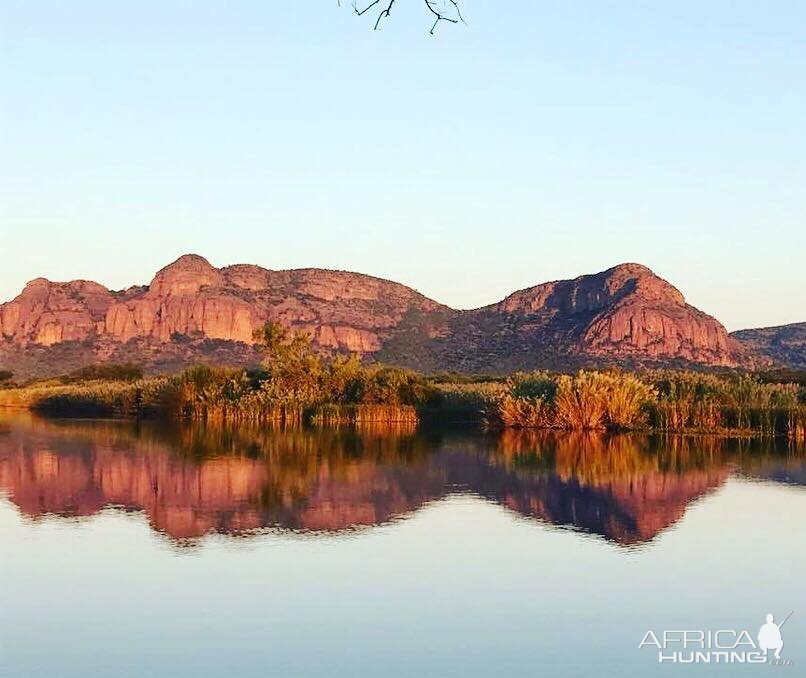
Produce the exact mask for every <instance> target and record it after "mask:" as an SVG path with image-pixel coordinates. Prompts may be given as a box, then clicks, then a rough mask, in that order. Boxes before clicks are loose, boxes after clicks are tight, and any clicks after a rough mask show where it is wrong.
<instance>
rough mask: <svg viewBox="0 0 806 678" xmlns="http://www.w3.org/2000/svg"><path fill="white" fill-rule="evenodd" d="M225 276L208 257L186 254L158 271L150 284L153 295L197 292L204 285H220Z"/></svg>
mask: <svg viewBox="0 0 806 678" xmlns="http://www.w3.org/2000/svg"><path fill="white" fill-rule="evenodd" d="M223 282H224V276H223V275H222V274H221V272H220V271H219V270H218V269H217V268H215V267H214V266H213V265H212V264H211V263H210V262H209V261H207V259H205V258H204V257H201V256H199V255H198V254H185V255H183V256H181V257H179V258H178V259H177V260H176V261H174V262H173V263H172V264H168V265H167V266H166V267H165V268H163V269H161V270H160V271H158V272H157V275H155V276H154V279H153V280H152V281H151V284H150V285H149V288H150V291H151V293H152V294H153V295H159V296H162V295H183V294H195V293H196V292H198V291H199V290H200V289H201V288H202V287H208V286H220V285H222V284H223Z"/></svg>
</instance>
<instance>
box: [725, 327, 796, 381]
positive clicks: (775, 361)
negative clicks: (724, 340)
mask: <svg viewBox="0 0 806 678" xmlns="http://www.w3.org/2000/svg"><path fill="white" fill-rule="evenodd" d="M730 336H731V337H732V338H733V339H734V340H736V341H738V342H739V343H740V344H742V346H743V347H744V348H745V350H746V351H748V352H749V353H753V354H755V355H759V356H762V357H764V358H766V359H767V360H768V361H769V362H770V366H775V367H788V368H790V369H794V370H806V323H793V324H791V325H779V326H778V327H761V328H759V329H753V330H740V331H738V332H732V333H731V335H730Z"/></svg>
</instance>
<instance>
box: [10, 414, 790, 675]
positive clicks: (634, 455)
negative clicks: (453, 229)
mask: <svg viewBox="0 0 806 678" xmlns="http://www.w3.org/2000/svg"><path fill="white" fill-rule="evenodd" d="M805 524H806V452H804V450H803V448H796V447H790V446H788V445H787V444H785V443H779V444H777V445H773V444H771V443H769V442H761V441H728V440H723V439H719V438H711V437H704V438H671V439H665V440H660V439H652V438H649V437H640V436H611V437H602V436H597V435H548V434H534V433H528V432H508V433H505V434H502V435H484V434H481V433H474V432H468V431H426V432H415V431H412V430H406V429H401V430H395V431H389V430H388V429H386V430H382V431H381V430H364V431H354V430H350V429H346V428H345V429H329V430H319V431H316V430H296V431H279V430H278V431H271V430H265V429H264V430H260V429H253V428H226V427H221V426H206V427H205V426H200V425H195V426H194V425H187V426H175V427H164V426H159V425H156V424H139V425H138V424H135V423H132V422H90V421H84V422H80V421H45V420H42V419H38V418H36V417H34V416H31V415H29V414H23V413H17V414H9V413H5V414H3V413H1V412H0V676H14V677H15V678H16V677H17V676H23V677H26V678H27V677H29V676H40V675H41V676H54V677H73V676H81V677H82V678H86V677H87V676H138V677H140V676H172V677H173V676H239V677H251V676H345V677H346V676H351V677H352V676H428V677H430V676H440V677H441V676H448V677H450V676H457V677H458V676H463V677H467V676H652V675H680V676H685V675H698V676H711V675H714V676H720V675H724V676H733V675H762V674H763V673H764V672H767V673H769V672H773V673H774V674H775V675H783V676H795V675H804V674H803V671H804V668H806V580H805V579H804V571H806V539H805V538H806V527H804V525H805ZM789 612H793V615H792V616H791V617H790V618H789V619H788V621H787V622H786V623H785V625H784V626H783V628H782V629H781V633H782V636H783V639H784V641H785V645H784V649H783V651H782V654H781V656H782V659H784V660H787V661H789V662H793V663H792V664H791V665H788V666H769V665H763V664H736V663H731V664H724V663H722V664H719V665H715V664H714V663H710V664H703V663H697V664H680V663H677V664H672V663H669V662H668V661H667V662H664V663H663V664H661V663H659V662H658V649H657V648H656V647H651V646H645V647H643V648H641V649H639V647H638V646H639V644H640V643H641V641H642V639H644V637H645V634H646V632H647V631H648V630H653V631H654V632H655V633H656V634H657V635H658V636H660V635H661V634H662V633H663V631H664V630H681V629H685V630H689V629H691V630H704V631H707V630H719V629H723V630H725V629H727V630H735V631H736V633H737V634H738V632H740V631H741V630H744V629H746V630H748V632H749V634H750V635H751V636H752V638H753V640H755V638H756V634H757V632H758V629H759V627H760V626H761V625H762V624H763V623H764V621H765V619H764V617H765V615H766V614H767V613H773V614H774V615H775V618H776V621H779V622H780V621H782V620H783V619H784V617H786V615H787V614H789ZM723 637H724V636H723ZM675 649H679V644H678V647H676V648H673V649H669V650H668V652H673V650H675ZM739 649H742V648H739ZM744 649H747V648H744ZM686 654H687V653H686Z"/></svg>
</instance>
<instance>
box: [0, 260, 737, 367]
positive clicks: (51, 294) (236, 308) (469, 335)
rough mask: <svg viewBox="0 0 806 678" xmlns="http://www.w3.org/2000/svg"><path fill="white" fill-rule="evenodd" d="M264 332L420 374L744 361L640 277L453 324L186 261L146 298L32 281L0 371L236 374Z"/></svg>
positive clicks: (294, 282) (380, 295)
mask: <svg viewBox="0 0 806 678" xmlns="http://www.w3.org/2000/svg"><path fill="white" fill-rule="evenodd" d="M269 320H272V321H276V322H280V323H282V324H284V325H286V326H288V327H290V328H293V329H296V330H302V331H305V332H307V333H308V334H309V335H310V336H311V338H312V340H313V343H314V345H315V346H316V347H318V348H320V349H321V350H322V351H325V352H338V351H340V352H351V353H357V354H359V355H362V356H371V357H377V358H378V359H380V360H383V361H385V362H391V363H396V364H401V365H404V366H408V367H414V368H419V369H426V370H440V369H459V370H461V369H467V370H473V371H504V370H509V369H530V368H535V367H567V366H574V365H575V364H583V363H585V361H588V362H590V361H595V360H596V359H597V358H606V359H608V360H612V361H615V362H620V361H621V362H625V361H630V362H636V363H645V362H652V363H656V364H658V363H659V364H663V363H664V362H666V363H668V362H671V361H678V362H680V361H684V362H689V363H697V364H704V365H719V366H735V365H739V364H746V363H748V362H749V355H748V352H747V351H746V350H745V349H743V348H742V346H741V345H740V344H739V343H738V342H736V341H734V340H733V339H731V338H730V337H729V336H728V334H727V332H726V331H725V329H724V327H722V325H720V324H719V322H717V321H716V320H715V319H714V318H712V317H710V316H708V315H706V314H705V313H702V312H701V311H698V310H697V309H695V308H693V307H691V306H689V305H687V304H686V303H685V300H684V298H683V295H682V294H681V293H680V292H679V291H678V290H677V289H675V288H674V287H673V286H672V285H670V284H669V283H668V282H666V281H665V280H662V279H661V278H659V277H657V276H656V275H654V274H653V273H652V271H650V270H649V269H648V268H646V267H645V266H641V265H639V264H623V265H620V266H616V267H614V268H612V269H609V270H607V271H604V272H602V273H598V274H595V275H587V276H581V277H579V278H576V279H574V280H565V281H558V282H551V283H546V284H543V285H538V286H537V287H533V288H529V289H526V290H521V291H519V292H516V293H514V294H512V295H510V296H509V297H507V298H506V299H504V300H503V301H501V302H500V303H498V304H494V305H492V306H487V307H484V308H480V309H477V310H473V311H455V310H452V309H449V308H447V307H445V306H441V305H440V304H438V303H436V302H434V301H431V300H430V299H427V298H426V297H424V296H422V295H421V294H419V293H417V292H415V291H414V290H412V289H410V288H408V287H405V286H403V285H399V284H397V283H393V282H389V281H386V280H381V279H379V278H373V277H370V276H366V275H361V274H357V273H347V272H344V271H327V270H320V269H299V270H292V271H270V270H266V269H263V268H260V267H258V266H251V265H236V266H228V267H225V268H221V269H217V268H215V267H214V266H212V265H211V264H210V263H209V262H208V261H207V260H206V259H203V258H202V257H199V256H196V255H186V256H183V257H180V258H179V259H178V260H177V261H175V262H174V263H172V264H171V265H169V266H166V267H165V268H163V269H162V270H161V271H159V272H158V273H157V274H156V276H155V277H154V279H153V280H152V282H151V284H150V285H148V286H147V287H133V288H130V289H129V290H126V291H124V292H118V293H112V292H110V291H108V290H106V289H105V288H103V287H102V286H100V285H98V284H96V283H92V282H86V281H74V282H69V283H53V282H49V281H47V280H45V279H42V278H39V279H37V280H34V281H32V282H31V283H29V284H28V285H27V286H26V287H25V289H24V290H23V292H22V293H21V294H20V295H19V296H18V297H17V298H16V299H14V300H13V301H10V302H8V303H6V304H3V305H0V337H2V341H0V366H4V367H5V365H4V363H7V362H11V361H15V362H18V363H19V364H20V365H22V368H20V369H21V370H22V372H20V370H18V372H20V374H21V376H26V374H24V373H23V372H25V371H26V370H28V371H30V372H31V373H32V374H41V373H43V372H46V371H47V369H48V367H49V368H50V370H51V372H58V371H59V369H60V362H59V360H60V359H59V356H58V355H57V353H51V354H49V355H44V354H43V355H42V356H41V357H39V358H37V360H38V361H39V362H38V366H37V365H34V364H32V366H31V367H30V369H29V368H27V367H26V365H27V364H28V362H30V361H28V358H30V355H31V351H32V347H54V346H57V345H59V344H63V343H65V342H83V344H82V349H81V351H82V353H81V355H80V356H76V355H75V352H74V354H73V355H72V359H73V360H76V359H78V360H81V361H83V362H86V363H89V362H96V361H99V360H103V359H107V358H110V357H112V356H114V355H115V353H116V351H115V348H114V345H115V344H117V345H118V346H127V345H128V346H130V348H129V349H127V353H126V356H127V358H128V359H130V360H135V361H141V362H143V363H144V364H145V366H146V368H147V369H148V368H149V367H150V366H151V365H154V364H157V363H159V362H160V360H161V358H162V359H163V360H162V362H165V359H164V358H165V356H166V355H171V356H172V359H173V360H174V362H176V363H177V364H180V365H181V364H190V363H193V362H195V361H197V360H198V359H199V357H204V351H206V350H208V349H209V345H204V344H203V342H204V340H214V341H215V340H218V341H223V342H234V343H235V344H238V345H240V346H241V347H242V348H241V349H238V348H237V347H235V348H233V349H231V350H230V351H229V352H228V353H227V354H226V355H227V356H228V357H230V358H231V356H232V355H233V351H234V352H235V353H236V354H237V351H238V350H240V351H241V353H242V355H243V356H244V357H243V361H239V360H236V361H235V362H246V360H247V358H246V356H247V353H248V352H249V350H250V349H249V345H250V344H251V343H252V337H253V333H254V331H255V330H256V329H258V328H259V327H260V326H262V325H263V324H264V323H265V322H266V321H269ZM127 342H133V343H131V344H130V345H129V344H127ZM180 344H181V349H176V346H177V345H180ZM171 345H174V346H173V347H171ZM119 352H120V351H118V353H119ZM207 357H209V356H207ZM48 361H49V362H48Z"/></svg>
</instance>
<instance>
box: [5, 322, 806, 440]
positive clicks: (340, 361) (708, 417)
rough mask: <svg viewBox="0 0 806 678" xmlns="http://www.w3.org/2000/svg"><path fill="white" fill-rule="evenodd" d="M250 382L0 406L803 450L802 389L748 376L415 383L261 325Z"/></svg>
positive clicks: (221, 379)
mask: <svg viewBox="0 0 806 678" xmlns="http://www.w3.org/2000/svg"><path fill="white" fill-rule="evenodd" d="M258 339H259V341H260V344H261V345H262V348H263V353H264V356H265V360H264V363H263V365H262V366H260V367H259V368H256V369H252V370H244V369H231V368H212V367H206V366H199V367H194V368H191V369H188V370H185V371H184V372H182V373H180V374H178V375H173V376H169V377H152V378H144V377H143V376H142V373H140V372H139V370H138V368H137V367H136V366H131V365H123V366H110V365H107V366H100V367H95V368H87V369H85V370H83V371H82V373H80V374H78V373H77V374H75V375H70V376H69V377H67V378H61V379H54V380H49V381H40V382H35V383H32V384H29V385H27V386H23V387H17V388H6V389H2V390H0V405H17V406H23V407H29V408H31V409H36V410H39V411H41V412H44V413H46V414H51V415H58V416H86V417H97V416H135V417H151V416H167V417H173V418H188V419H205V420H227V421H249V422H253V423H255V422H257V423H260V422H281V423H292V424H300V423H314V424H373V423H377V424H386V425H388V424H396V423H397V424H405V425H411V424H416V423H417V422H418V421H424V420H433V421H439V422H446V423H447V422H450V423H459V422H461V423H479V424H484V425H486V426H487V427H490V428H513V429H517V428H523V429H556V430H569V431H595V430H611V431H659V432H714V433H730V434H742V435H754V434H755V435H777V436H786V437H789V438H791V439H797V440H803V439H806V386H804V385H803V384H802V383H796V382H795V381H794V380H793V381H792V382H789V383H778V382H776V381H774V380H771V379H769V378H765V379H761V378H758V377H755V376H752V375H747V374H738V373H736V374H734V373H725V374H719V375H718V374H711V373H701V372H685V371H647V372H641V373H629V372H617V371H609V372H598V371H580V372H577V373H576V374H573V375H569V374H552V373H548V372H534V373H529V374H515V375H512V376H510V377H508V378H485V379H483V380H481V381H479V380H473V379H471V378H468V377H467V376H461V375H438V376H436V377H426V376H424V375H422V374H418V373H415V372H412V371H409V370H404V369H400V368H396V367H388V366H384V365H363V364H361V362H360V361H359V360H358V359H357V358H356V357H354V356H353V357H345V356H337V357H335V358H332V359H326V358H323V357H322V356H320V355H319V354H317V353H316V352H315V351H314V350H313V348H312V346H311V344H310V341H309V339H308V337H307V335H305V334H302V333H289V332H288V331H287V330H285V329H284V328H282V327H281V326H280V325H277V324H274V323H268V324H267V325H266V326H265V327H264V328H263V329H262V330H261V331H260V335H259V336H258Z"/></svg>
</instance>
